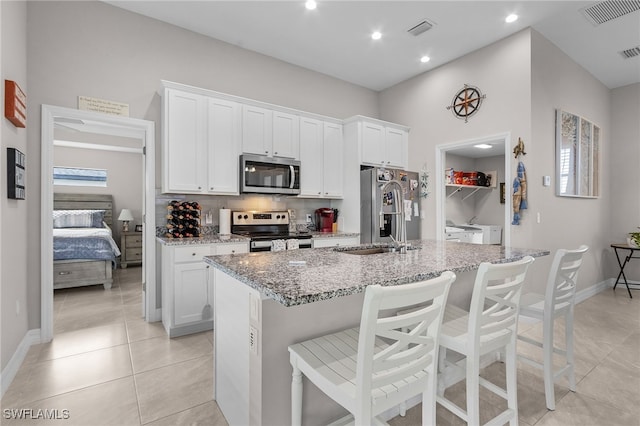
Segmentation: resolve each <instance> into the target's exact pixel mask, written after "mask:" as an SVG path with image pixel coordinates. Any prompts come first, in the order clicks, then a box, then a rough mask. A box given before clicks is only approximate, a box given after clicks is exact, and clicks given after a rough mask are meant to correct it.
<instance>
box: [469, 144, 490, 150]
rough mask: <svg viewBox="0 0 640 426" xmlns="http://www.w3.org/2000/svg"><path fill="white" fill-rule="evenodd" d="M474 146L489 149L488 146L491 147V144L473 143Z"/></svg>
mask: <svg viewBox="0 0 640 426" xmlns="http://www.w3.org/2000/svg"><path fill="white" fill-rule="evenodd" d="M473 147H474V148H480V149H489V148H493V145H488V144H486V143H480V144H478V145H474V146H473Z"/></svg>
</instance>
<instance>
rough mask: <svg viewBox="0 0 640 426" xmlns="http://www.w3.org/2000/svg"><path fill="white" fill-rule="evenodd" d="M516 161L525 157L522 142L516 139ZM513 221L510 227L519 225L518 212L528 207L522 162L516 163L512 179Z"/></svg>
mask: <svg viewBox="0 0 640 426" xmlns="http://www.w3.org/2000/svg"><path fill="white" fill-rule="evenodd" d="M513 153H514V154H515V157H516V159H517V158H518V157H520V156H521V155H527V153H526V152H525V151H524V142H523V141H522V139H520V138H518V144H517V145H516V147H515V148H514V149H513ZM512 198H513V221H512V222H511V224H512V225H520V211H521V210H525V209H527V208H528V207H529V205H528V202H527V171H526V169H525V167H524V163H523V162H522V161H518V171H517V175H516V177H515V178H514V179H513V194H512Z"/></svg>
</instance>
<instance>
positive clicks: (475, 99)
mask: <svg viewBox="0 0 640 426" xmlns="http://www.w3.org/2000/svg"><path fill="white" fill-rule="evenodd" d="M486 97H487V95H483V94H482V93H481V92H480V89H478V88H477V87H475V86H469V85H468V84H465V85H464V87H463V88H462V89H461V90H460V91H458V93H456V94H455V95H454V97H453V100H452V101H451V105H449V106H448V107H447V109H448V110H451V112H453V115H454V116H456V117H457V118H459V119H461V120H462V119H464V122H465V123H466V122H467V121H468V120H469V117H471V116H472V115H473V114H475V113H476V112H478V110H479V109H480V105H482V100H483V99H485V98H486Z"/></svg>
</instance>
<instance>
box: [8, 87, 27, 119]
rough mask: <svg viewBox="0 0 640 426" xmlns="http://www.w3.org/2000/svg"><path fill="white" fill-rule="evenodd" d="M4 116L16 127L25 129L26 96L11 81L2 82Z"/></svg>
mask: <svg viewBox="0 0 640 426" xmlns="http://www.w3.org/2000/svg"><path fill="white" fill-rule="evenodd" d="M4 116H5V117H6V118H7V119H8V120H9V121H11V122H12V123H13V125H14V126H16V127H27V95H25V94H24V92H23V91H22V89H20V86H18V83H16V82H15V81H12V80H5V81H4Z"/></svg>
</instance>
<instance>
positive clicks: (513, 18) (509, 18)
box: [504, 13, 518, 24]
mask: <svg viewBox="0 0 640 426" xmlns="http://www.w3.org/2000/svg"><path fill="white" fill-rule="evenodd" d="M517 20H518V15H516V14H515V13H512V14H511V15H509V16H507V17H506V18H504V21H505V22H506V23H507V24H510V23H512V22H516V21H517Z"/></svg>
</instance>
